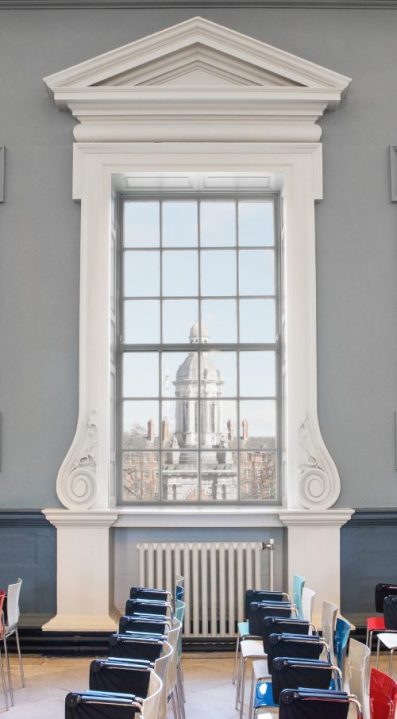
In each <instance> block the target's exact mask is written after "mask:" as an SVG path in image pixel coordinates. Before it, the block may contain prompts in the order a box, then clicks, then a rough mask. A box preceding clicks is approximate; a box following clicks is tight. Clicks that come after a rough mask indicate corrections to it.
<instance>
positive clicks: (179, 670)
mask: <svg viewBox="0 0 397 719" xmlns="http://www.w3.org/2000/svg"><path fill="white" fill-rule="evenodd" d="M176 674H177V677H178V682H179V689H180V692H181V698H182V701H183V703H184V704H186V697H185V687H184V685H183V670H182V664H181V662H180V661H179V662H178V664H177V667H176Z"/></svg>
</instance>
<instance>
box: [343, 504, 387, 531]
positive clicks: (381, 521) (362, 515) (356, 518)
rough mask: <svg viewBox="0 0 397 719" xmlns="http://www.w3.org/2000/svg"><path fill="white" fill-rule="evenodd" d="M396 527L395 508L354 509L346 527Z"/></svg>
mask: <svg viewBox="0 0 397 719" xmlns="http://www.w3.org/2000/svg"><path fill="white" fill-rule="evenodd" d="M387 525H393V526H397V507H395V508H393V509H388V508H381V509H356V511H355V513H354V514H353V516H352V518H351V520H350V521H349V522H348V525H347V526H348V527H352V528H355V527H364V526H365V527H373V526H377V527H379V526H387Z"/></svg>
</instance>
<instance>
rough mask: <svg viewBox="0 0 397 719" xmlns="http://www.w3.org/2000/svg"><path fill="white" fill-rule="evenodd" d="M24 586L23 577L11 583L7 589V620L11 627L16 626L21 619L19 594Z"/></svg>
mask: <svg viewBox="0 0 397 719" xmlns="http://www.w3.org/2000/svg"><path fill="white" fill-rule="evenodd" d="M21 587H22V579H18V580H17V581H16V582H15V584H9V585H8V589H7V621H8V626H9V627H14V626H16V625H17V624H18V621H19V595H20V592H21Z"/></svg>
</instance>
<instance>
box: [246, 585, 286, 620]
mask: <svg viewBox="0 0 397 719" xmlns="http://www.w3.org/2000/svg"><path fill="white" fill-rule="evenodd" d="M285 600H286V601H288V600H289V597H288V594H285V592H276V591H272V590H270V589H269V590H267V589H247V591H246V592H245V602H244V607H245V610H244V612H245V614H244V616H245V618H246V619H247V618H248V612H249V608H250V606H251V604H252V602H283V601H285Z"/></svg>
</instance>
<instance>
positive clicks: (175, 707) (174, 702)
mask: <svg viewBox="0 0 397 719" xmlns="http://www.w3.org/2000/svg"><path fill="white" fill-rule="evenodd" d="M171 702H172V713H173V715H174V719H180V714H179V710H178V702H177V700H176V697H175V689H173V690H172V693H171Z"/></svg>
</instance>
